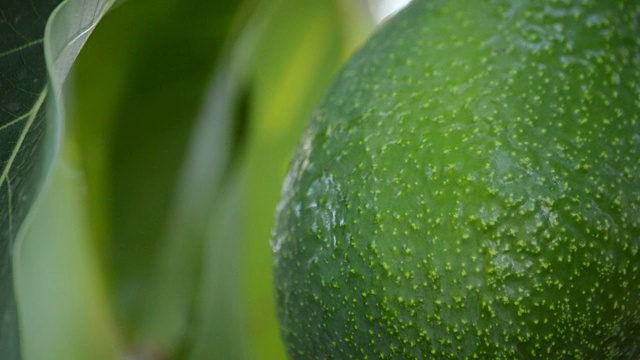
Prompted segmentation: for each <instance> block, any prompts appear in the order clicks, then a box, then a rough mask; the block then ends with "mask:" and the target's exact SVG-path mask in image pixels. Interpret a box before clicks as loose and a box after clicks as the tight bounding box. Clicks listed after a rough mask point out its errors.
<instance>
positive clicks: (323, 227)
mask: <svg viewBox="0 0 640 360" xmlns="http://www.w3.org/2000/svg"><path fill="white" fill-rule="evenodd" d="M276 213H277V214H276V215H277V216H276V224H275V226H274V230H273V234H272V238H271V247H272V252H273V271H274V292H275V297H276V303H277V314H278V318H279V321H280V329H281V336H282V339H283V342H284V344H285V346H286V349H287V352H288V356H289V358H290V359H634V360H635V359H640V253H639V249H640V2H639V1H635V0H634V1H629V0H616V1H613V0H546V1H540V0H516V1H513V0H414V1H413V2H412V3H411V4H410V5H409V6H408V7H407V8H406V9H405V10H403V11H402V12H400V13H399V14H398V15H396V16H395V17H393V18H392V19H391V20H389V21H387V22H386V23H385V24H384V25H383V26H382V27H381V28H380V29H379V30H378V31H377V32H376V34H375V35H374V36H373V37H372V38H371V39H370V40H369V41H368V42H367V44H366V45H365V46H364V47H363V48H362V49H360V50H359V51H358V52H357V53H356V54H355V55H354V56H353V57H352V58H351V59H350V60H349V61H348V63H347V64H346V65H345V67H344V68H343V69H342V70H341V71H340V72H339V74H338V75H337V77H336V79H335V80H334V82H333V85H331V87H330V89H329V90H328V92H327V94H326V95H325V97H324V99H323V100H322V101H321V102H320V104H319V105H318V107H317V108H316V110H315V111H314V113H313V114H312V115H311V118H310V120H309V122H308V124H307V127H306V130H305V132H304V134H303V136H302V139H301V141H300V143H299V146H298V149H297V150H296V153H295V155H294V158H293V160H292V163H291V165H290V169H289V172H288V175H287V177H286V179H285V181H284V185H283V189H282V194H281V200H280V203H279V204H278V207H277V211H276Z"/></svg>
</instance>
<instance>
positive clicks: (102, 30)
mask: <svg viewBox="0 0 640 360" xmlns="http://www.w3.org/2000/svg"><path fill="white" fill-rule="evenodd" d="M240 3H241V2H240V1H232V0H228V1H208V0H194V1H181V0H136V1H130V2H127V3H125V4H123V6H121V7H119V9H118V11H115V12H113V14H112V15H110V16H109V17H107V18H106V19H105V21H103V22H102V23H101V24H100V27H99V28H98V29H97V31H96V33H95V34H94V36H93V37H92V39H91V41H89V43H88V45H87V47H86V48H85V50H84V51H83V53H82V54H81V56H80V59H79V60H78V64H77V67H76V69H75V75H76V78H77V82H76V86H75V90H76V91H75V93H76V94H77V95H76V104H77V106H76V107H75V116H74V122H73V125H72V126H73V127H74V129H75V130H76V132H77V134H78V141H79V143H80V147H81V149H82V165H83V168H85V169H86V171H87V184H88V190H89V194H90V196H89V197H88V201H89V209H90V219H91V232H92V234H93V235H94V236H93V237H94V238H95V239H96V245H97V246H98V249H99V250H98V251H99V252H101V253H103V254H105V256H104V259H105V264H104V269H105V271H106V273H107V274H108V275H109V277H110V280H109V282H110V286H111V289H112V290H111V291H112V292H113V298H114V301H115V305H116V310H117V313H118V319H119V322H120V323H121V326H122V327H123V329H124V331H125V332H126V334H125V335H126V336H127V337H128V341H129V342H130V343H131V345H130V346H131V347H133V348H132V349H131V351H132V352H139V351H151V352H159V353H161V354H167V355H168V354H171V353H173V352H174V351H175V350H176V349H177V348H179V347H180V346H181V345H180V344H181V342H182V339H183V336H184V333H185V331H186V326H187V321H188V315H189V313H190V310H191V307H192V305H193V301H194V300H193V294H194V292H195V287H196V286H197V283H198V281H199V278H198V274H199V270H200V256H201V255H202V254H201V251H202V241H200V242H195V243H194V242H192V241H189V237H190V236H191V235H190V234H184V233H179V231H178V232H176V230H175V223H177V222H180V221H182V220H184V218H176V217H175V212H174V211H173V210H171V209H173V208H175V207H179V206H181V205H179V204H180V203H181V201H182V200H180V199H181V198H182V197H183V195H181V193H180V190H178V194H177V193H176V187H177V181H178V179H179V178H180V175H179V174H180V173H181V169H182V168H183V167H184V166H183V165H182V162H183V158H184V156H185V155H184V153H185V148H186V147H187V144H188V140H189V136H190V134H191V131H192V127H193V123H194V121H195V119H196V118H197V117H198V116H199V111H200V107H201V106H202V99H203V97H204V95H203V94H204V92H205V89H206V85H207V83H208V82H209V79H210V77H211V72H212V69H213V67H214V66H215V64H216V59H217V58H218V57H219V53H220V51H221V49H222V48H223V46H224V44H225V41H226V38H227V35H228V33H229V32H230V29H231V28H232V26H233V22H234V21H235V20H234V19H235V18H236V13H238V9H239V7H240ZM105 58H109V64H104V59H105ZM103 64H104V66H103ZM220 138H221V139H225V132H224V131H221V132H220ZM215 154H216V153H213V154H212V153H206V154H205V153H203V154H202V156H205V157H206V159H208V160H209V161H214V162H215V159H213V160H212V156H215ZM205 185H207V188H209V187H211V188H213V187H214V186H215V184H213V183H211V184H205ZM198 196H199V197H203V196H205V194H199V195H198ZM186 221H189V222H191V221H197V220H196V219H186ZM205 224H206V223H202V226H200V227H195V226H194V227H193V228H194V229H195V230H193V231H196V232H200V233H203V232H204V225H205ZM188 228H190V227H188ZM190 231H191V230H190ZM167 252H169V255H168V256H165V254H167ZM194 253H195V254H196V255H193V254H194ZM181 254H192V255H189V256H187V261H184V260H183V259H184V258H185V257H184V256H182V255H181ZM168 259H169V260H168ZM174 260H175V261H177V263H178V264H180V265H179V266H177V267H172V265H167V261H169V262H172V261H174ZM167 268H172V269H173V268H175V269H177V270H176V271H175V272H173V271H171V272H170V273H169V275H166V269H167ZM173 279H175V281H174V280H173ZM167 303H171V304H172V305H171V306H170V309H169V310H170V311H160V312H158V311H157V309H158V308H163V307H164V306H165V304H167ZM173 304H175V306H173ZM136 347H143V348H147V350H144V349H143V350H140V349H137V348H136ZM149 349H150V350H149Z"/></svg>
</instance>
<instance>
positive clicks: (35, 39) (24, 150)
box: [0, 0, 109, 358]
mask: <svg viewBox="0 0 640 360" xmlns="http://www.w3.org/2000/svg"><path fill="white" fill-rule="evenodd" d="M59 3H60V1H58V0H37V1H36V0H34V1H28V2H26V1H22V0H11V1H7V2H4V3H3V4H2V6H1V7H0V257H1V258H2V261H1V262H0V318H1V319H2V321H1V322H0V353H2V354H3V355H5V354H6V357H11V358H19V357H20V349H19V342H20V340H19V336H18V320H17V311H16V303H15V297H14V288H13V287H14V285H13V282H14V279H13V265H12V263H13V260H12V252H13V251H14V247H15V246H14V244H15V243H16V241H17V238H18V231H19V229H20V227H21V225H22V223H23V221H24V220H25V218H26V216H27V214H28V213H29V211H30V209H31V206H32V205H33V202H34V200H35V198H36V195H37V193H38V191H39V189H40V187H41V186H42V183H43V181H44V178H45V176H46V173H47V169H48V167H49V165H50V163H51V160H52V159H53V157H54V154H55V147H56V145H55V143H56V141H57V134H58V132H59V127H58V124H57V120H55V117H56V116H60V114H61V113H62V111H61V107H60V106H59V105H57V104H56V102H55V101H54V102H52V103H51V105H50V106H49V107H47V106H45V104H46V102H47V98H48V97H47V95H48V94H51V93H53V94H54V95H56V98H58V95H59V91H60V89H61V86H62V82H63V81H64V79H65V78H66V75H67V73H68V71H69V68H70V66H71V64H72V63H73V60H74V59H75V56H76V54H77V52H78V51H79V49H80V48H81V47H82V44H83V43H84V41H85V39H86V37H87V36H88V35H89V34H90V32H91V29H92V28H93V25H94V24H95V23H96V22H97V20H98V19H99V18H100V16H101V15H102V14H103V13H104V11H105V10H106V9H107V8H108V6H109V5H108V3H109V2H108V1H73V0H68V1H66V2H64V3H63V4H62V5H61V6H60V7H59V8H58V9H57V10H56V11H55V12H54V9H56V6H57V5H58V4H59ZM52 13H54V15H53V16H52V17H51V20H50V21H48V22H47V19H49V16H50V14H52ZM69 14H72V15H73V16H72V17H69ZM45 29H46V32H45ZM49 76H50V77H51V80H52V81H51V82H48V77H49Z"/></svg>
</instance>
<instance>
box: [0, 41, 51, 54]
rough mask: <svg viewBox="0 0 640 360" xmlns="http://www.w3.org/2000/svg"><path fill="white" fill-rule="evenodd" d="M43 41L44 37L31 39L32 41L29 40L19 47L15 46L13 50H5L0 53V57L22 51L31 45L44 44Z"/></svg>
mask: <svg viewBox="0 0 640 360" xmlns="http://www.w3.org/2000/svg"><path fill="white" fill-rule="evenodd" d="M42 42H43V39H38V40H34V41H30V42H28V43H26V44H24V45H21V46H18V47H17V48H13V49H11V50H7V51H5V52H2V53H0V58H3V57H5V56H9V55H11V54H14V53H17V52H18V51H22V50H24V49H26V48H29V47H31V46H34V45H38V44H42Z"/></svg>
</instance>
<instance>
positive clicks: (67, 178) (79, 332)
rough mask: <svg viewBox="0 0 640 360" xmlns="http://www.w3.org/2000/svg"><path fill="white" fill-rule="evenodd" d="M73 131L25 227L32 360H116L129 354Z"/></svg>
mask: <svg viewBox="0 0 640 360" xmlns="http://www.w3.org/2000/svg"><path fill="white" fill-rule="evenodd" d="M79 159H80V151H79V150H78V147H77V145H76V143H75V142H74V141H73V138H72V136H71V134H69V132H66V134H65V139H64V141H63V146H62V149H61V151H60V152H59V155H58V157H57V159H56V161H55V164H54V165H53V168H52V173H51V176H50V179H49V181H47V183H46V184H45V187H44V188H43V191H42V193H41V194H40V196H39V198H38V202H37V204H36V206H35V207H34V209H33V211H32V213H31V214H30V215H29V220H28V225H29V226H27V227H25V231H24V237H23V244H22V246H21V251H20V261H19V263H18V264H17V266H16V280H17V282H18V284H19V285H20V286H19V287H18V295H19V296H18V299H19V300H20V319H21V325H22V329H21V330H22V345H23V357H24V359H33V360H39V359H47V360H85V359H91V360H110V359H119V358H122V357H123V356H122V355H123V352H124V350H123V349H122V348H121V347H122V341H121V338H120V335H119V329H118V328H117V326H116V323H115V318H114V316H113V311H112V309H111V304H110V303H109V302H108V296H107V295H106V286H105V283H104V278H103V276H102V274H101V273H100V270H101V269H100V268H99V266H98V261H97V257H96V256H95V248H93V247H92V245H93V243H92V242H91V241H88V240H89V239H91V233H90V228H89V221H88V219H87V211H86V210H87V209H86V208H87V199H86V198H87V196H88V194H87V191H86V179H85V177H84V176H83V175H84V174H83V171H82V168H81V167H80V166H79Z"/></svg>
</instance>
